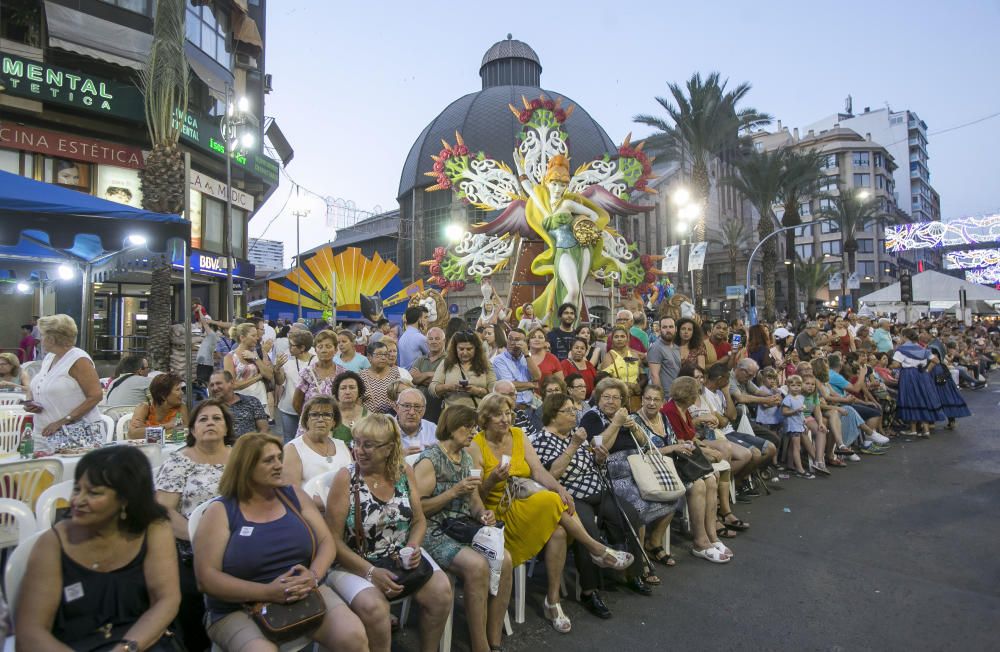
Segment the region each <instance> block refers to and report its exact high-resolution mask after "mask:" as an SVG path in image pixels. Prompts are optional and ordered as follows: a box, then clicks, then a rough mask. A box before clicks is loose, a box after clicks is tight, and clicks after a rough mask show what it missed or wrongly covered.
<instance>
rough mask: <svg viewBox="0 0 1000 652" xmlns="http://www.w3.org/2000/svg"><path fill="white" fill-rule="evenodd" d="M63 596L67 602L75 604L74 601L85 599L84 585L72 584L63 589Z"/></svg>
mask: <svg viewBox="0 0 1000 652" xmlns="http://www.w3.org/2000/svg"><path fill="white" fill-rule="evenodd" d="M63 595H64V596H65V597H66V602H73V601H74V600H79V599H80V598H82V597H83V584H81V583H80V582H77V583H75V584H70V585H69V586H67V587H66V588H64V589H63Z"/></svg>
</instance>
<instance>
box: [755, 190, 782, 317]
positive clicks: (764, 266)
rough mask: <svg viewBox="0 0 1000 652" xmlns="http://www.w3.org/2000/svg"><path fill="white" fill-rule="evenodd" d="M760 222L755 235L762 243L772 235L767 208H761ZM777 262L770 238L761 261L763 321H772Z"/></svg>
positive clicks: (772, 221)
mask: <svg viewBox="0 0 1000 652" xmlns="http://www.w3.org/2000/svg"><path fill="white" fill-rule="evenodd" d="M760 208H763V209H764V210H763V211H761V216H760V221H759V222H758V223H757V235H758V237H759V238H760V241H761V242H763V241H764V240H765V239H766V238H767V237H768V236H770V235H771V234H772V233H774V218H773V217H772V216H771V215H770V210H769V207H764V206H761V207H760ZM758 210H759V209H758ZM777 260H778V245H777V243H776V242H775V241H774V238H771V239H770V240H768V241H767V243H765V244H764V256H763V258H762V259H761V272H762V274H761V275H762V277H763V278H762V281H763V282H762V285H763V286H764V320H766V321H774V299H775V297H774V267H775V263H776V262H777Z"/></svg>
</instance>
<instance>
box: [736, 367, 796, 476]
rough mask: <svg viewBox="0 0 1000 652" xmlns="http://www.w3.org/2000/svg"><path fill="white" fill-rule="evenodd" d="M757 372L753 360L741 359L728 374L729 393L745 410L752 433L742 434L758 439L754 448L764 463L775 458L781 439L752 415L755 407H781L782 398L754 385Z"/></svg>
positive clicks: (757, 368)
mask: <svg viewBox="0 0 1000 652" xmlns="http://www.w3.org/2000/svg"><path fill="white" fill-rule="evenodd" d="M758 370H759V367H758V366H757V363H756V362H755V361H754V360H753V358H743V359H742V360H740V361H739V362H738V363H736V368H735V369H733V370H732V372H730V376H729V393H730V395H731V396H732V397H733V402H734V403H736V405H737V406H739V405H742V406H744V409H746V410H747V416H748V417H749V419H750V425H751V427H752V429H753V432H752V433H743V434H744V435H752V436H753V437H755V438H757V439H758V441H757V442H755V443H754V446H755V447H756V448H759V449H760V452H761V457H763V458H764V461H765V462H766V461H773V460H774V459H775V457H776V456H777V454H778V445H779V444H780V443H781V438H780V437H778V435H776V434H775V433H774V432H773V431H772V430H771V429H770V428H768V427H766V426H762V425H761V424H759V423H757V422H756V420H755V419H754V413H755V412H756V409H757V406H763V407H777V406H778V405H781V400H782V398H783V397H782V395H781V394H780V393H778V394H775V395H773V396H772V395H770V394H767V393H766V392H763V391H761V389H760V388H759V387H757V385H756V384H754V382H753V378H754V376H756V375H757V371H758Z"/></svg>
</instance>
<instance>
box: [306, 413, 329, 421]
mask: <svg viewBox="0 0 1000 652" xmlns="http://www.w3.org/2000/svg"><path fill="white" fill-rule="evenodd" d="M309 418H310V419H332V418H333V412H310V413H309Z"/></svg>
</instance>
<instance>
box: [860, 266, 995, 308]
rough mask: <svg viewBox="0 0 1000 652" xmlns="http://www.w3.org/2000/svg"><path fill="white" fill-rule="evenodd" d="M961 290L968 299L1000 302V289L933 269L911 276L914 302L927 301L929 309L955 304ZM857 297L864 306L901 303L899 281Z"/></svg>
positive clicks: (884, 305) (925, 303) (921, 302)
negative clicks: (859, 297)
mask: <svg viewBox="0 0 1000 652" xmlns="http://www.w3.org/2000/svg"><path fill="white" fill-rule="evenodd" d="M960 290H965V292H966V299H967V300H968V301H970V302H971V301H974V300H976V299H981V300H983V301H986V302H987V303H990V304H998V303H1000V291H997V290H994V289H993V288H990V287H987V286H985V285H979V284H978V283H970V282H968V281H964V280H962V279H960V278H955V277H954V276H949V275H947V274H942V273H941V272H934V271H927V272H922V273H920V274H915V275H914V276H913V303H915V304H924V305H929V306H930V308H931V309H932V310H945V309H947V308H950V307H951V306H954V305H955V303H956V302H957V301H958V300H959V297H958V293H959V291H960ZM860 301H861V303H863V304H865V305H867V306H880V307H886V306H889V305H891V306H899V305H902V299H901V298H900V294H899V283H898V282H897V283H893V284H892V285H888V286H886V287H884V288H882V289H881V290H876V291H875V292H872V293H871V294H866V295H865V296H863V297H861V299H860Z"/></svg>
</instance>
